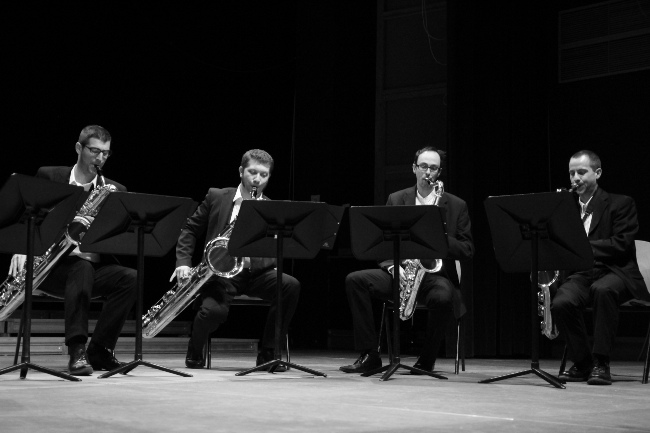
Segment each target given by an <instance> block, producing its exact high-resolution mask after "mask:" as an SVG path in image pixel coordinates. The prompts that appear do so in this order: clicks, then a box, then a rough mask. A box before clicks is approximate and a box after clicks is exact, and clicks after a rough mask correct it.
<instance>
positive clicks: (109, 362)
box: [86, 341, 126, 371]
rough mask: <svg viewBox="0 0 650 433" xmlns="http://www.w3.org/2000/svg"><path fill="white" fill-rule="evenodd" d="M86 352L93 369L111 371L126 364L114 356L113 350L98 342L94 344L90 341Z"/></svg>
mask: <svg viewBox="0 0 650 433" xmlns="http://www.w3.org/2000/svg"><path fill="white" fill-rule="evenodd" d="M86 354H87V356H88V361H89V362H90V365H92V367H93V369H94V370H105V371H111V370H115V369H116V368H118V367H121V366H123V365H125V364H126V363H124V362H120V361H118V360H117V359H116V358H115V352H114V351H112V350H110V349H107V348H106V347H104V346H101V345H99V344H95V343H93V342H92V341H91V342H90V344H89V345H88V350H87V351H86Z"/></svg>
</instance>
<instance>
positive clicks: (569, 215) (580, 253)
mask: <svg viewBox="0 0 650 433" xmlns="http://www.w3.org/2000/svg"><path fill="white" fill-rule="evenodd" d="M485 210H486V212H487V216H488V222H489V224H490V232H491V234H492V242H493V244H494V252H495V255H496V258H497V262H498V263H499V266H500V267H501V269H502V270H503V271H504V272H508V273H512V272H530V273H531V278H530V287H531V332H532V338H531V341H532V348H531V363H530V369H528V370H524V371H519V372H516V373H511V374H506V375H504V376H499V377H493V378H491V379H485V380H481V381H479V383H490V382H496V381H499V380H504V379H509V378H511V377H517V376H523V375H526V374H530V373H533V374H535V375H537V376H538V377H540V378H542V379H544V380H545V381H546V382H548V383H550V384H551V385H553V386H554V387H556V388H561V389H565V386H564V385H562V383H561V382H560V381H559V380H558V379H557V378H556V377H555V376H553V375H551V374H549V373H547V372H545V371H544V370H541V369H540V368H539V334H540V330H539V318H538V314H537V299H538V298H537V291H538V284H537V283H538V274H537V271H539V270H541V271H549V270H574V271H584V270H589V269H591V268H592V266H593V253H592V251H591V246H590V244H589V240H588V239H587V234H586V233H585V229H584V227H583V225H582V222H581V221H580V213H579V211H578V209H577V206H576V202H575V198H574V197H573V195H572V194H571V193H569V192H549V193H538V194H524V195H510V196H499V197H488V198H487V199H486V200H485Z"/></svg>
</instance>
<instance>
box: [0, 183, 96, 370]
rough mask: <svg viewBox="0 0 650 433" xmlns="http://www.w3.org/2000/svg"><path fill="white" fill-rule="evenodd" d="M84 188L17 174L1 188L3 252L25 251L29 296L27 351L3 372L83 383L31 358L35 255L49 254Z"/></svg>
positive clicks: (25, 308)
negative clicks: (51, 377)
mask: <svg viewBox="0 0 650 433" xmlns="http://www.w3.org/2000/svg"><path fill="white" fill-rule="evenodd" d="M82 193H83V190H82V189H80V188H78V187H74V186H71V185H67V184H60V183H56V182H52V181H49V180H45V179H38V178H34V177H29V176H24V175H21V174H13V175H11V177H10V178H9V180H8V181H7V182H6V183H5V185H4V186H3V187H2V189H1V190H0V203H2V205H3V206H2V209H1V210H0V246H1V248H0V252H6V253H12V254H25V255H26V256H27V258H26V262H25V268H26V273H25V277H26V278H25V288H24V290H25V299H24V301H23V302H24V306H23V319H22V320H23V323H24V324H25V326H24V327H23V350H22V357H21V361H22V362H21V363H20V364H16V365H12V366H10V367H7V368H4V369H2V370H0V375H3V374H6V373H10V372H12V371H15V370H20V378H21V379H25V378H27V371H28V370H30V369H32V370H36V371H40V372H41V373H46V374H50V375H52V376H56V377H59V378H61V379H66V380H70V381H73V382H80V381H81V379H79V378H78V377H75V376H72V375H71V374H68V373H65V372H62V371H56V370H52V369H50V368H46V367H41V366H40V365H36V364H33V363H32V362H31V361H30V357H31V349H30V344H31V343H30V342H31V339H30V336H31V323H32V322H31V310H32V291H33V288H34V285H33V284H34V256H37V255H38V256H40V255H43V254H44V253H45V251H46V250H47V248H48V247H49V246H50V245H52V244H53V243H54V242H55V240H56V239H57V236H58V235H59V234H60V233H61V231H62V229H63V228H64V227H65V225H66V224H67V222H69V221H70V220H71V219H72V217H73V215H74V213H75V209H76V207H77V205H78V201H79V199H80V197H81V196H82Z"/></svg>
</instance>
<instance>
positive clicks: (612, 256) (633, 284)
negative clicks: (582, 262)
mask: <svg viewBox="0 0 650 433" xmlns="http://www.w3.org/2000/svg"><path fill="white" fill-rule="evenodd" d="M589 208H590V210H591V211H592V212H593V215H592V217H591V225H590V226H589V235H588V238H589V243H590V244H591V249H592V251H593V253H594V261H595V262H596V263H601V264H602V265H604V266H605V267H607V268H608V269H609V270H610V271H612V272H613V273H615V274H616V275H618V276H619V277H620V278H621V279H622V280H623V281H624V282H625V287H626V288H627V289H628V290H629V291H630V292H631V293H632V294H633V295H634V297H635V298H637V299H642V300H645V301H650V294H649V293H648V288H647V287H646V285H645V282H644V281H643V276H642V275H641V272H640V271H639V265H638V264H637V261H636V247H635V245H634V238H635V236H636V234H637V232H638V231H639V221H638V219H637V211H636V205H635V203H634V200H633V199H632V198H631V197H628V196H624V195H618V194H609V193H608V192H606V191H604V190H603V189H602V188H598V189H597V190H596V192H595V194H594V196H593V198H592V199H591V202H590V203H589Z"/></svg>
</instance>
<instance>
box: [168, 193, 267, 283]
mask: <svg viewBox="0 0 650 433" xmlns="http://www.w3.org/2000/svg"><path fill="white" fill-rule="evenodd" d="M236 193H237V188H210V189H209V190H208V193H207V194H206V196H205V199H204V200H203V202H202V203H201V204H200V205H199V207H198V208H197V209H196V211H195V212H194V214H193V215H192V216H191V217H189V218H188V219H187V221H186V222H185V225H184V226H183V229H182V230H181V234H180V236H179V237H178V242H177V243H176V267H179V266H192V256H193V254H194V251H195V248H196V244H197V242H198V241H199V240H201V239H205V240H206V241H207V242H209V241H211V240H212V239H214V238H216V237H217V236H219V235H220V234H221V233H222V232H223V231H224V229H225V228H226V226H227V225H228V222H229V221H230V215H231V214H232V210H233V208H234V202H233V199H234V198H235V194H236ZM274 266H275V259H270V258H259V257H251V272H252V273H253V274H257V273H259V272H262V271H264V270H267V269H270V268H272V267H274Z"/></svg>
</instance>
